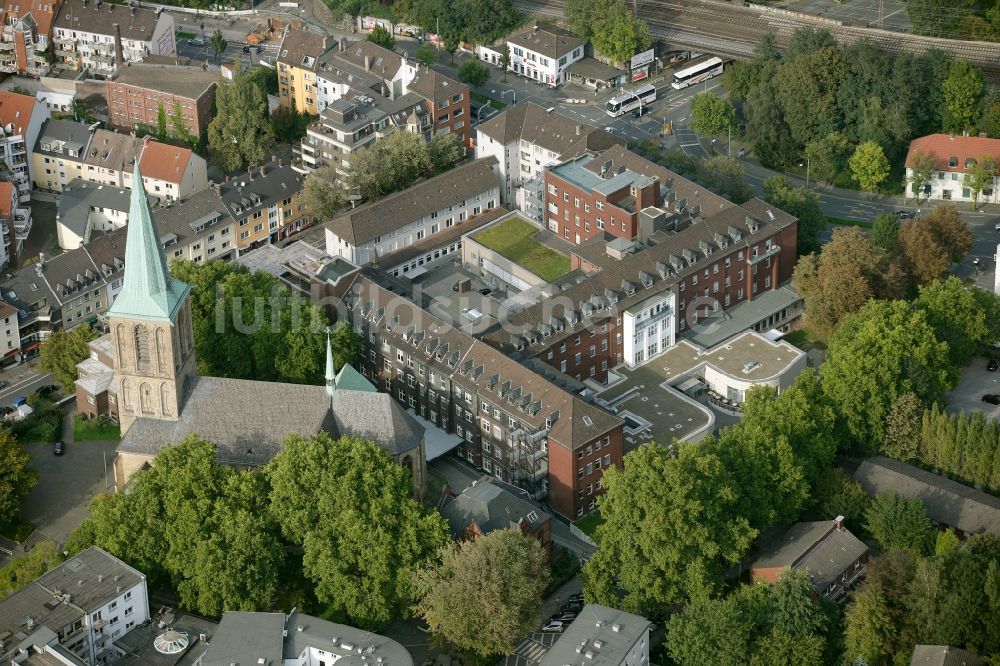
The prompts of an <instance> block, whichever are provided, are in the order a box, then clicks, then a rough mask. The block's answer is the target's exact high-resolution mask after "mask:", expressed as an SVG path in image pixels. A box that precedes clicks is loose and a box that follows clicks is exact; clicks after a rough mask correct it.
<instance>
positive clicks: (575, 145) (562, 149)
mask: <svg viewBox="0 0 1000 666" xmlns="http://www.w3.org/2000/svg"><path fill="white" fill-rule="evenodd" d="M476 130H477V132H480V133H482V134H485V135H486V136H488V137H490V138H491V139H493V140H494V141H497V142H499V143H502V144H504V145H506V144H508V143H512V142H514V141H519V140H524V141H527V142H529V143H533V144H536V145H539V146H541V147H542V148H545V149H546V150H551V151H552V152H554V153H556V154H557V155H560V156H563V157H564V158H570V157H575V156H576V155H579V154H580V153H583V152H585V151H587V150H596V151H601V150H606V149H608V148H610V147H611V146H615V145H622V144H624V139H623V138H621V137H617V136H614V135H612V134H609V133H607V132H605V131H604V130H603V129H600V128H599V127H595V126H594V125H588V124H587V123H584V122H581V121H579V120H576V119H574V118H570V117H568V116H564V115H562V114H561V113H555V112H552V113H549V112H548V110H547V109H545V108H543V107H541V106H539V105H538V104H535V103H534V102H524V103H523V104H521V105H519V106H515V107H512V108H509V109H507V110H506V111H504V112H503V113H501V114H499V115H497V116H494V117H493V118H490V119H489V120H487V121H486V122H485V123H482V124H481V125H478V126H477V128H476Z"/></svg>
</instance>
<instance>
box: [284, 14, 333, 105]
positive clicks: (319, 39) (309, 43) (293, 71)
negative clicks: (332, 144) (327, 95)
mask: <svg viewBox="0 0 1000 666" xmlns="http://www.w3.org/2000/svg"><path fill="white" fill-rule="evenodd" d="M326 50H327V37H326V35H321V34H319V33H317V32H312V31H311V30H302V29H300V28H289V29H288V30H286V31H285V35H284V37H282V39H281V45H280V46H279V47H278V59H277V67H278V99H279V101H280V103H281V108H283V109H292V108H294V109H295V110H297V111H306V112H308V113H311V114H313V115H316V114H318V113H319V112H320V107H319V104H318V102H317V99H318V92H317V89H316V72H317V70H318V69H319V59H320V57H321V56H322V55H323V54H324V53H325V52H326Z"/></svg>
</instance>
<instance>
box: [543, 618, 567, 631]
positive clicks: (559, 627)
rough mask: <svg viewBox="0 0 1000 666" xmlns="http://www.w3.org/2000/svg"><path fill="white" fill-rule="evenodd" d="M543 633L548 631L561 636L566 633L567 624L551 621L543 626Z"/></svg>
mask: <svg viewBox="0 0 1000 666" xmlns="http://www.w3.org/2000/svg"><path fill="white" fill-rule="evenodd" d="M542 631H548V632H552V633H555V634H561V633H562V632H564V631H566V624H565V623H563V622H560V621H559V620H549V621H548V622H546V623H545V624H543V625H542Z"/></svg>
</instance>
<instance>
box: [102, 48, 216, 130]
mask: <svg viewBox="0 0 1000 666" xmlns="http://www.w3.org/2000/svg"><path fill="white" fill-rule="evenodd" d="M218 81H219V75H218V73H217V72H216V71H214V70H206V69H202V68H201V67H195V66H185V65H151V64H141V63H135V64H132V65H130V66H128V67H122V68H121V69H119V70H118V73H117V74H116V76H115V78H114V79H113V80H109V81H108V82H107V83H106V86H107V87H106V91H105V97H106V98H107V102H108V117H109V119H110V120H111V124H112V125H115V126H117V127H122V128H125V129H130V130H134V129H136V128H138V127H140V126H146V127H152V128H155V127H156V126H157V123H158V119H159V114H160V109H161V108H162V109H163V111H164V113H165V114H166V116H167V127H168V130H169V131H175V130H174V127H175V123H176V114H177V112H178V109H180V115H181V120H182V122H183V123H184V126H185V127H187V130H188V131H189V132H190V133H191V136H193V137H194V138H195V139H197V138H198V137H200V136H201V135H202V134H203V133H205V132H207V131H208V123H209V122H210V121H211V120H212V107H213V105H214V103H215V90H216V86H217V85H218Z"/></svg>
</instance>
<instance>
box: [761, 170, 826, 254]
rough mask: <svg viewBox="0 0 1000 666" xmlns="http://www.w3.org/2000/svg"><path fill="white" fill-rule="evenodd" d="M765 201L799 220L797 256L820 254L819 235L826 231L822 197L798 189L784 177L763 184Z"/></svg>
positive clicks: (813, 191)
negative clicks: (821, 202) (821, 205)
mask: <svg viewBox="0 0 1000 666" xmlns="http://www.w3.org/2000/svg"><path fill="white" fill-rule="evenodd" d="M764 200H765V201H767V202H768V203H769V204H773V205H775V206H777V207H778V208H780V209H781V210H783V211H785V212H786V213H788V214H789V215H794V216H795V217H797V218H799V224H798V237H797V241H798V242H797V245H796V252H798V254H799V255H800V256H801V255H803V254H809V253H810V252H818V251H819V250H820V242H819V233H820V232H821V231H822V230H823V229H824V228H825V227H826V216H825V215H823V211H822V210H820V207H819V193H818V192H816V191H815V190H811V189H808V188H805V187H795V186H793V185H792V183H791V182H790V181H789V180H788V179H787V178H785V177H784V176H772V177H770V178H768V179H767V180H765V181H764Z"/></svg>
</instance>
